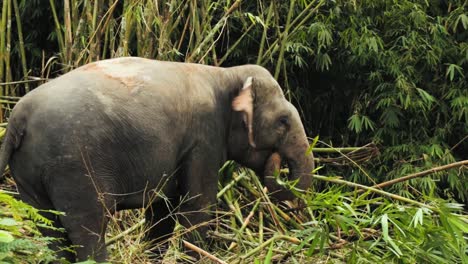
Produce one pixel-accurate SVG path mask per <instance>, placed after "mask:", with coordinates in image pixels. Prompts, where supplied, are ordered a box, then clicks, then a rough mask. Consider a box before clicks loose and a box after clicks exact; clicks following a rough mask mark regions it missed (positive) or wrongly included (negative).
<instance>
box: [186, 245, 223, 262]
mask: <svg viewBox="0 0 468 264" xmlns="http://www.w3.org/2000/svg"><path fill="white" fill-rule="evenodd" d="M183 242H184V246H185V247H186V248H188V249H190V250H193V251H195V252H197V253H198V254H200V255H202V256H205V257H207V258H209V259H211V260H212V261H214V262H216V263H221V264H226V262H225V261H223V260H221V259H219V258H217V257H216V256H213V255H212V254H210V253H208V252H206V251H205V250H203V249H201V248H199V247H197V246H195V245H194V244H192V243H190V242H188V241H185V240H183Z"/></svg>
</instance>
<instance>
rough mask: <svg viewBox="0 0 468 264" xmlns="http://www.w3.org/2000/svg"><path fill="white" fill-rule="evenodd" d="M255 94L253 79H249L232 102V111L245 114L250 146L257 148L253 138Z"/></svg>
mask: <svg viewBox="0 0 468 264" xmlns="http://www.w3.org/2000/svg"><path fill="white" fill-rule="evenodd" d="M253 101H254V100H253V92H252V77H248V78H247V80H245V82H244V87H242V90H241V91H240V92H239V95H238V96H236V98H234V100H233V101H232V109H234V111H237V112H242V113H243V118H244V123H245V125H246V126H247V130H248V133H249V134H248V137H249V144H250V146H251V147H253V148H255V142H254V138H253V125H252V120H253Z"/></svg>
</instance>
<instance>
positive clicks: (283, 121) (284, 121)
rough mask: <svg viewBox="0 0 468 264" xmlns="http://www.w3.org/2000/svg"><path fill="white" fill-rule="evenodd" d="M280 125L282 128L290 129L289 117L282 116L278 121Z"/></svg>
mask: <svg viewBox="0 0 468 264" xmlns="http://www.w3.org/2000/svg"><path fill="white" fill-rule="evenodd" d="M278 122H279V124H280V125H282V126H286V127H289V118H288V117H287V116H282V117H280V118H279V120H278Z"/></svg>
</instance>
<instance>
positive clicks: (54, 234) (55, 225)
mask: <svg viewBox="0 0 468 264" xmlns="http://www.w3.org/2000/svg"><path fill="white" fill-rule="evenodd" d="M17 188H18V191H19V193H20V196H21V200H22V201H23V202H25V203H27V204H29V205H31V206H33V207H35V208H37V209H42V210H55V208H53V206H52V203H51V202H50V201H49V199H47V198H46V197H42V196H37V195H34V197H35V198H32V196H30V195H29V194H28V192H27V191H26V189H25V188H23V186H22V185H21V184H17ZM40 214H41V215H42V216H43V217H45V218H47V219H49V220H50V221H52V226H51V227H50V228H48V227H39V231H40V232H41V233H42V235H43V236H45V237H50V238H54V239H53V240H52V241H51V242H50V243H49V248H50V249H51V250H53V251H54V252H55V253H56V256H57V259H64V260H67V261H69V262H75V254H74V253H73V252H72V251H71V245H72V244H71V241H70V239H69V238H68V235H67V233H66V232H65V229H64V227H63V225H62V222H61V221H60V218H59V216H58V215H56V214H53V213H50V212H40Z"/></svg>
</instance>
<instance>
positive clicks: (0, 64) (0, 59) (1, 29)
mask: <svg viewBox="0 0 468 264" xmlns="http://www.w3.org/2000/svg"><path fill="white" fill-rule="evenodd" d="M7 11H8V1H6V0H4V1H3V5H2V20H1V24H0V81H3V76H4V63H5V38H6V35H5V33H6V23H7ZM0 94H3V90H2V91H0Z"/></svg>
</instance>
